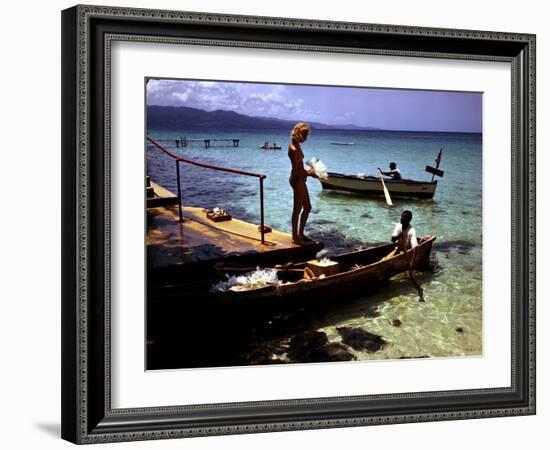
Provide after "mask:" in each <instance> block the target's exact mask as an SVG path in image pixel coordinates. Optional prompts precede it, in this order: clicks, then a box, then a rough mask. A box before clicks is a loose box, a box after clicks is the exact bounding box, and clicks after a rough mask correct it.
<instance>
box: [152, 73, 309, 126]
mask: <svg viewBox="0 0 550 450" xmlns="http://www.w3.org/2000/svg"><path fill="white" fill-rule="evenodd" d="M147 102H148V104H149V105H170V106H187V107H191V108H199V109H204V110H207V111H213V110H216V109H223V110H230V111H235V112H238V113H241V114H246V115H251V116H264V117H275V118H280V119H303V120H315V119H318V118H319V116H318V114H316V113H315V112H313V111H309V110H307V109H306V108H305V107H304V101H303V99H301V98H294V97H292V96H291V93H290V91H289V89H287V87H286V86H283V85H269V84H250V83H224V82H212V81H187V80H153V79H152V80H150V81H149V83H148V85H147Z"/></svg>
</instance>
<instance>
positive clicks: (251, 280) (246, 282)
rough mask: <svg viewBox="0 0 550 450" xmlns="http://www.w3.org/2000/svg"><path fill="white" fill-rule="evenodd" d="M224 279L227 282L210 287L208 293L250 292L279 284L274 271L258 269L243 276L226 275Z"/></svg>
mask: <svg viewBox="0 0 550 450" xmlns="http://www.w3.org/2000/svg"><path fill="white" fill-rule="evenodd" d="M226 278H227V280H225V281H220V282H219V283H216V284H214V285H212V286H211V287H210V292H226V291H237V292H239V291H251V290H253V289H261V288H263V287H266V286H273V285H278V284H281V281H280V280H279V278H278V277H277V271H276V270H275V269H263V270H262V269H260V268H259V267H257V268H256V270H255V271H254V272H248V273H245V274H244V275H232V276H229V275H226Z"/></svg>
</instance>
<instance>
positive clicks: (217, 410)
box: [62, 6, 535, 444]
mask: <svg viewBox="0 0 550 450" xmlns="http://www.w3.org/2000/svg"><path fill="white" fill-rule="evenodd" d="M113 40H143V41H149V42H158V43H165V42H172V43H174V42H187V43H189V42H191V43H195V44H202V45H214V44H215V45H228V46H245V47H260V48H266V49H268V48H278V49H281V48H282V49H299V50H304V51H307V50H315V51H329V52H348V53H370V54H384V55H401V56H413V57H436V58H451V59H478V60H494V61H507V62H510V63H511V66H512V118H511V124H512V173H511V177H512V192H511V195H512V342H511V353H512V373H511V379H512V384H511V386H510V387H507V388H494V389H478V390H470V391H462V390H458V391H448V392H423V393H419V394H395V395H374V396H357V397H331V398H316V399H291V400H285V401H273V402H269V401H267V402H252V403H239V404H217V405H208V406H206V405H193V406H175V407H165V408H160V407H158V408H141V409H132V410H122V409H118V410H117V409H112V408H111V401H110V347H109V344H110V291H109V289H110V278H109V277H110V259H109V258H110V253H109V252H110V228H109V226H110V223H109V217H110V197H109V189H110V167H109V162H110V141H109V133H110V124H109V120H110V118H109V111H110V104H109V98H110V83H109V81H110V43H111V42H112V41H113ZM62 123H63V124H62V174H63V179H62V190H63V194H62V226H63V228H62V235H63V239H62V243H63V245H62V258H63V263H62V437H63V438H64V439H67V440H69V441H72V442H75V443H79V444H83V443H97V442H108V441H128V440H141V439H161V438H174V437H186V436H202V435H214V434H230V433H250V432H265V431H282V430H297V429H311V428H328V427H344V426H358V425H370V424H387V423H401V422H420V421H436V420H449V419H467V418H480V417H494V416H509V415H527V414H534V413H535V36H534V35H530V34H512V33H499V32H485V31H468V30H450V29H434V28H417V27H404V26H394V25H374V24H362V23H344V22H328V21H310V20H301V19H282V18H270V17H252V16H232V15H216V14H203V13H190V12H176V11H157V10H144V9H127V8H112V7H97V6H75V7H73V8H70V9H67V10H65V11H63V12H62Z"/></svg>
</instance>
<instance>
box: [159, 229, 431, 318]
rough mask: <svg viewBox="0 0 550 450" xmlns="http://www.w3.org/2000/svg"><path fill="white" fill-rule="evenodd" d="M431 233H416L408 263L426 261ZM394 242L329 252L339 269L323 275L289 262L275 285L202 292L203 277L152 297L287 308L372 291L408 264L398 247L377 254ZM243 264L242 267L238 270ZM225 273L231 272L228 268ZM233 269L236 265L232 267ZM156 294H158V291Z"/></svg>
mask: <svg viewBox="0 0 550 450" xmlns="http://www.w3.org/2000/svg"><path fill="white" fill-rule="evenodd" d="M435 239H436V238H435V236H424V237H421V238H419V239H418V242H419V244H418V247H417V248H416V250H415V251H414V253H415V254H414V260H411V262H412V268H413V269H415V268H422V267H426V266H427V265H428V263H429V259H430V253H431V249H432V244H433V242H434V241H435ZM394 248H395V244H393V243H389V244H384V245H381V246H377V247H372V248H369V249H366V250H360V251H356V252H351V253H345V254H341V255H338V256H334V257H331V259H332V260H333V261H337V262H338V263H339V265H340V272H339V273H337V274H335V275H331V276H326V277H323V278H314V279H311V280H305V279H304V278H303V271H304V268H305V266H306V262H305V261H304V262H300V263H296V264H292V265H291V266H288V267H285V268H281V266H279V267H280V268H279V269H278V270H279V273H278V275H279V279H280V280H282V281H283V284H280V285H277V286H267V287H263V288H259V289H254V290H248V291H231V290H229V291H225V292H217V293H211V292H208V290H209V288H210V286H211V285H212V284H213V282H214V281H212V282H210V284H208V283H207V282H205V281H204V280H203V281H199V280H197V281H195V282H192V283H185V284H182V285H179V286H177V285H174V286H171V287H167V288H169V289H166V290H163V291H164V292H160V291H157V292H156V294H157V295H156V297H157V298H158V299H162V298H164V299H168V298H170V299H171V300H172V301H173V300H175V299H176V298H178V297H179V299H180V300H181V301H182V302H184V303H187V304H188V305H190V302H191V303H195V304H196V303H197V302H201V303H202V304H203V306H204V305H205V304H209V305H211V306H214V305H219V306H223V307H224V308H229V309H231V308H233V307H235V308H240V307H243V308H248V307H251V308H258V307H266V308H271V307H272V306H276V307H278V308H283V307H284V309H288V308H289V307H290V308H292V306H293V305H296V306H297V305H301V304H305V303H308V302H310V301H314V302H315V301H318V300H321V299H322V300H325V301H326V300H328V301H330V302H338V300H339V299H349V298H354V297H358V296H362V295H365V293H366V292H369V291H372V290H373V289H375V288H376V287H378V286H380V284H381V283H382V282H383V281H385V280H387V279H388V278H390V277H392V276H394V275H397V274H399V273H401V272H405V271H407V270H408V262H407V257H406V255H405V254H404V253H401V254H399V255H397V256H394V257H392V258H389V259H387V260H382V258H384V257H385V256H387V255H388V254H389V253H390V252H391V251H392V250H393V249H394ZM408 254H409V255H410V258H412V256H413V252H412V250H409V252H408ZM243 270H246V269H242V270H241V272H242V271H243ZM227 271H228V272H229V273H232V272H233V273H234V271H232V270H231V269H228V270H227ZM235 271H238V269H235ZM159 294H160V295H159Z"/></svg>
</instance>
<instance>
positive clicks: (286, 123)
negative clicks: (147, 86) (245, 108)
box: [147, 105, 380, 130]
mask: <svg viewBox="0 0 550 450" xmlns="http://www.w3.org/2000/svg"><path fill="white" fill-rule="evenodd" d="M296 122H297V120H283V119H275V118H272V117H252V116H247V115H244V114H239V113H236V112H234V111H224V110H221V109H218V110H216V111H204V110H202V109H197V108H188V107H186V106H158V105H150V106H147V128H149V129H157V130H178V129H182V130H183V129H189V128H212V127H214V128H216V127H217V128H235V129H242V130H250V129H262V130H265V129H285V130H290V129H292V127H293V126H294V125H295V124H296ZM307 123H308V124H309V125H310V126H311V128H312V129H316V130H380V128H374V127H359V126H357V125H327V124H325V123H319V122H309V121H308V122H307Z"/></svg>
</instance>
